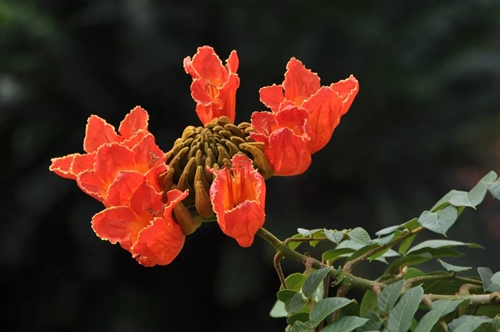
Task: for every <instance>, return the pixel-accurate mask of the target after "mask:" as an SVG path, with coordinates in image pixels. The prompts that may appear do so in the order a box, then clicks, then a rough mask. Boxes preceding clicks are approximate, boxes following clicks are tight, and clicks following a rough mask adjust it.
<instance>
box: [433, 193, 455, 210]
mask: <svg viewBox="0 0 500 332" xmlns="http://www.w3.org/2000/svg"><path fill="white" fill-rule="evenodd" d="M455 192H457V190H451V191H450V192H449V193H447V194H446V195H444V196H443V197H441V199H440V200H439V201H437V202H436V204H434V206H433V207H432V208H431V212H436V211H438V210H441V209H442V208H444V207H446V206H448V205H450V198H451V197H453V195H454V193H455Z"/></svg>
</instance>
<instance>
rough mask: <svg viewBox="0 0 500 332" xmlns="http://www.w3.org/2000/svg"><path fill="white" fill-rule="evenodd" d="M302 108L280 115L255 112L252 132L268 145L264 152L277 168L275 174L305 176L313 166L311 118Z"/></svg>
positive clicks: (290, 109)
mask: <svg viewBox="0 0 500 332" xmlns="http://www.w3.org/2000/svg"><path fill="white" fill-rule="evenodd" d="M308 117H309V113H308V112H307V111H306V110H305V109H302V108H297V107H290V108H287V109H285V110H282V111H280V112H278V113H269V112H254V113H253V114H252V118H251V121H252V127H253V128H254V129H255V130H256V132H255V133H250V137H252V138H253V139H254V140H255V141H257V142H263V143H264V144H265V148H264V153H265V155H266V157H267V160H268V161H269V163H270V164H271V166H272V167H273V172H274V175H281V176H288V175H298V174H301V173H303V172H304V171H305V170H306V169H307V168H308V167H309V166H310V164H311V153H310V152H309V148H308V144H309V140H310V138H309V134H310V132H311V129H310V128H309V124H308V122H307V119H308Z"/></svg>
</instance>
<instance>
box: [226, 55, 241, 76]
mask: <svg viewBox="0 0 500 332" xmlns="http://www.w3.org/2000/svg"><path fill="white" fill-rule="evenodd" d="M239 64H240V60H239V59H238V53H236V51H234V50H233V51H231V53H230V54H229V57H228V58H227V60H226V68H227V71H228V72H229V73H236V72H237V71H238V66H239Z"/></svg>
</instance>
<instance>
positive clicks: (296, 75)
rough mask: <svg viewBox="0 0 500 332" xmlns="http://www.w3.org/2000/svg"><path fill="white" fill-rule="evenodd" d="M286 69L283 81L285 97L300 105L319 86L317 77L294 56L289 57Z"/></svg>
mask: <svg viewBox="0 0 500 332" xmlns="http://www.w3.org/2000/svg"><path fill="white" fill-rule="evenodd" d="M286 69H287V71H286V73H285V80H284V81H283V88H284V89H285V98H286V99H288V100H291V101H293V102H294V103H295V105H297V106H301V105H302V103H303V102H304V101H305V100H307V99H309V97H311V96H312V95H313V94H314V93H316V91H318V89H319V88H320V80H319V77H318V75H317V74H316V73H313V72H311V71H310V70H309V69H307V68H306V67H305V66H304V65H303V64H302V62H300V61H299V60H297V59H295V58H291V59H290V61H289V62H288V64H287V65H286Z"/></svg>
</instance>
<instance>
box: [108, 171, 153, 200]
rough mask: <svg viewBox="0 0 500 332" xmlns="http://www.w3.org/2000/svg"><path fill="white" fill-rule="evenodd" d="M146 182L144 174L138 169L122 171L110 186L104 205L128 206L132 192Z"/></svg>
mask: <svg viewBox="0 0 500 332" xmlns="http://www.w3.org/2000/svg"><path fill="white" fill-rule="evenodd" d="M144 182H145V177H144V175H143V174H141V173H139V172H137V171H120V172H118V174H116V177H115V179H114V181H113V183H112V184H111V185H110V186H109V188H108V193H107V195H106V199H105V200H104V205H106V206H128V205H129V202H130V198H131V197H132V194H133V193H134V192H135V191H136V190H137V188H138V187H139V186H140V185H141V184H142V183H144Z"/></svg>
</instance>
